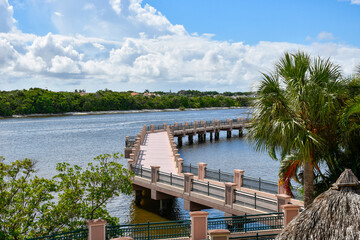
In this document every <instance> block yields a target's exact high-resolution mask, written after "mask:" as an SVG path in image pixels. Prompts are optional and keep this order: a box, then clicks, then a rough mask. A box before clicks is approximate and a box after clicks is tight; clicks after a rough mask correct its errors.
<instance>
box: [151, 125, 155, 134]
mask: <svg viewBox="0 0 360 240" xmlns="http://www.w3.org/2000/svg"><path fill="white" fill-rule="evenodd" d="M151 132H152V133H153V132H154V124H151Z"/></svg>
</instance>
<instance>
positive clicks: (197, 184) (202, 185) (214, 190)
mask: <svg viewBox="0 0 360 240" xmlns="http://www.w3.org/2000/svg"><path fill="white" fill-rule="evenodd" d="M192 191H193V192H196V193H200V194H205V195H207V196H209V197H213V198H217V199H220V200H224V199H225V187H223V186H218V185H214V184H211V183H209V182H207V183H206V182H204V181H198V180H194V179H193V180H192Z"/></svg>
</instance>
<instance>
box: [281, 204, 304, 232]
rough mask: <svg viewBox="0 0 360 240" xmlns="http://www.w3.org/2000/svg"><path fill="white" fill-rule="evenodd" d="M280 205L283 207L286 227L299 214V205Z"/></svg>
mask: <svg viewBox="0 0 360 240" xmlns="http://www.w3.org/2000/svg"><path fill="white" fill-rule="evenodd" d="M282 207H283V209H284V227H286V226H287V225H288V224H289V223H290V222H291V220H293V219H294V218H295V217H296V216H297V215H298V214H299V211H300V208H301V207H300V206H299V205H295V204H285V205H283V206H282Z"/></svg>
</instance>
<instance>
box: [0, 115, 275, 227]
mask: <svg viewBox="0 0 360 240" xmlns="http://www.w3.org/2000/svg"><path fill="white" fill-rule="evenodd" d="M247 113H248V109H227V110H199V111H182V112H155V113H131V114H114V115H81V116H66V117H49V118H23V119H3V120H1V121H0V155H1V156H3V157H5V159H6V161H7V162H9V161H14V160H17V159H24V158H31V159H33V160H35V161H37V168H38V171H37V174H38V175H39V176H42V177H47V178H51V177H52V176H53V175H55V174H56V170H55V167H56V164H57V163H59V162H69V163H71V164H77V165H80V166H86V165H87V163H88V162H90V161H92V159H93V158H94V157H96V156H97V155H99V154H104V153H110V154H112V153H116V152H123V149H124V140H125V136H131V135H136V134H137V133H139V132H140V130H141V127H142V126H143V125H144V124H147V125H149V124H155V125H156V124H162V123H164V122H166V123H174V122H175V121H177V122H179V123H181V122H185V121H195V120H214V119H215V118H217V119H226V118H230V119H233V118H237V117H247ZM237 134H238V131H233V136H234V137H233V138H231V139H226V136H225V135H226V133H225V132H223V133H221V135H220V137H221V139H220V141H217V142H215V141H214V142H210V141H209V137H207V142H206V143H201V144H198V143H197V139H196V138H194V145H188V143H187V138H184V139H183V146H182V147H181V148H180V149H179V152H180V154H181V157H182V158H184V161H185V163H192V164H196V163H198V162H206V163H208V168H212V169H219V168H221V169H222V170H223V171H227V172H232V170H233V169H235V168H237V169H243V170H245V174H246V175H248V176H253V177H262V178H264V179H267V180H273V181H276V179H277V172H278V167H279V163H278V162H275V161H273V160H271V159H270V158H269V157H268V156H267V154H266V153H256V152H254V150H253V149H252V148H251V147H250V146H249V144H248V143H247V142H246V141H245V140H244V139H243V138H238V137H235V136H236V135H237ZM123 164H124V165H127V163H126V161H125V160H123ZM156 204H158V203H156V202H155V201H150V202H147V203H145V206H144V207H138V206H136V205H135V204H134V196H120V197H119V198H117V199H114V200H113V201H112V202H111V203H110V204H109V205H108V208H109V210H110V212H111V213H112V215H114V216H117V217H119V218H120V222H121V223H139V222H146V221H147V220H149V221H153V222H154V221H166V220H168V219H171V220H175V219H183V218H188V216H189V215H188V212H187V211H185V210H184V209H183V201H182V200H181V199H176V200H174V201H171V202H169V203H167V204H168V210H167V211H164V212H162V213H161V215H162V216H160V215H159V212H158V209H159V207H158V205H156ZM207 211H209V213H210V217H217V216H222V215H223V213H222V212H220V211H217V210H207Z"/></svg>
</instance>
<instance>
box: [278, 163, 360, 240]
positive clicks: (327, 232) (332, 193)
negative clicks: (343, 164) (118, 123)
mask: <svg viewBox="0 0 360 240" xmlns="http://www.w3.org/2000/svg"><path fill="white" fill-rule="evenodd" d="M276 239H277V240H285V239H286V240H290V239H308V240H321V239H326V240H338V239H343V240H350V239H351V240H352V239H360V184H359V180H358V179H357V177H356V176H355V175H354V174H353V172H352V171H351V170H350V169H346V170H345V171H344V172H343V173H342V174H341V175H340V177H339V179H338V180H337V181H336V183H335V184H333V187H331V188H330V189H329V190H327V191H326V192H324V193H322V194H321V195H319V196H318V197H317V198H316V199H315V200H314V202H313V203H312V204H311V205H309V206H308V207H307V208H306V209H305V210H304V211H303V212H302V213H300V214H299V215H298V216H297V217H296V218H295V219H293V220H292V221H291V222H290V223H289V224H288V225H287V226H286V228H285V229H283V231H282V232H281V233H280V234H279V235H278V237H277V238H276Z"/></svg>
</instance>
